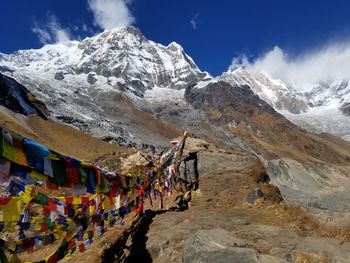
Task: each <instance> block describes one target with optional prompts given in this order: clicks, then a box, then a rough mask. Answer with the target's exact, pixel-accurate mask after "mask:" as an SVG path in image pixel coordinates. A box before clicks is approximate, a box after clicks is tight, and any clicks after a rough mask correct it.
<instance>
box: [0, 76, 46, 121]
mask: <svg viewBox="0 0 350 263" xmlns="http://www.w3.org/2000/svg"><path fill="white" fill-rule="evenodd" d="M0 105H2V106H5V107H6V108H8V109H10V110H11V111H13V112H16V113H20V114H23V115H30V114H34V115H38V116H40V117H42V118H45V119H46V118H47V116H48V110H47V108H46V106H45V104H44V103H43V102H41V101H40V100H38V99H36V98H35V97H34V96H33V94H31V93H30V92H29V91H28V90H27V89H26V88H25V87H24V86H22V85H21V84H19V83H18V82H16V81H15V80H14V79H12V78H9V77H7V76H4V75H2V74H0Z"/></svg>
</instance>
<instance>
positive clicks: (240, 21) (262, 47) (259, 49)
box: [0, 0, 350, 75]
mask: <svg viewBox="0 0 350 263" xmlns="http://www.w3.org/2000/svg"><path fill="white" fill-rule="evenodd" d="M89 1H90V2H89ZM96 1H97V2H96ZM94 2H95V3H94ZM109 2H114V4H113V3H112V6H113V8H116V9H118V10H113V8H109V5H108V4H110V3H109ZM103 3H104V4H103ZM101 5H102V6H101ZM105 9H109V10H105ZM119 9H120V10H119ZM349 10H350V2H349V1H345V0H344V1H340V0H338V1H322V0H319V1H316V0H315V1H313V0H309V1H301V0H300V1H298V0H294V1H288V0H285V1H281V0H264V1H263V0H246V1H242V0H240V1H235V0H231V1H229V0H216V1H203V0H201V1H199V0H177V1H170V0H132V1H131V0H124V1H123V0H59V1H58V0H55V1H54V0H32V1H30V0H4V1H2V3H1V9H0V36H1V41H0V52H3V53H11V52H13V51H16V50H18V49H29V48H39V47H41V46H42V45H43V44H42V43H43V42H45V43H49V42H55V41H60V40H62V39H65V38H66V37H68V38H69V39H79V38H84V37H87V36H90V35H93V34H95V33H97V32H101V31H103V29H104V28H106V27H110V26H113V25H120V24H132V25H135V26H136V27H139V28H140V29H141V31H142V32H143V33H144V35H145V36H146V37H147V38H148V39H151V40H153V41H155V42H159V43H162V44H165V45H167V44H169V43H170V42H171V41H176V42H178V43H179V44H181V45H182V46H183V47H184V49H185V51H186V52H187V53H188V54H189V55H190V56H191V57H192V58H193V59H194V60H195V62H196V63H197V65H198V66H199V67H200V68H201V69H202V70H206V71H208V72H209V73H211V74H213V75H218V74H221V73H222V72H223V71H225V70H227V68H228V67H229V66H230V65H231V63H232V59H233V58H234V57H238V56H239V55H241V54H243V53H244V54H245V55H246V57H247V58H248V60H250V61H254V60H256V59H259V58H263V57H264V56H266V54H268V52H272V51H273V50H274V47H275V46H278V47H279V49H280V50H281V51H282V54H284V55H285V54H288V57H289V59H292V58H293V59H294V58H300V57H302V56H305V54H309V53H312V52H319V53H320V50H322V48H324V47H325V46H332V45H334V43H344V42H348V40H349V34H350V15H349ZM108 11H110V12H112V13H109V14H108ZM111 15H112V16H111ZM97 16H99V17H98V18H96V17H97ZM103 16H105V17H103ZM40 30H41V31H40ZM50 30H56V31H55V32H56V33H52V32H51V33H50V32H49V31H50ZM60 30H61V31H60ZM57 32H58V34H57ZM50 34H51V35H50ZM55 34H56V35H55ZM40 40H41V41H40ZM282 56H283V55H282Z"/></svg>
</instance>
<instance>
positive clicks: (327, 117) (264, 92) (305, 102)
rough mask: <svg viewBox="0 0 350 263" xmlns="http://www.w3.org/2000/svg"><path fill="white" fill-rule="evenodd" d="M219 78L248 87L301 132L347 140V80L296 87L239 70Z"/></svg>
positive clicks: (263, 74) (231, 71)
mask: <svg viewBox="0 0 350 263" xmlns="http://www.w3.org/2000/svg"><path fill="white" fill-rule="evenodd" d="M219 79H220V80H223V81H226V82H228V83H230V84H232V85H249V86H250V87H251V89H252V90H253V91H254V92H255V93H256V94H257V95H258V96H259V97H260V98H261V99H262V100H264V101H266V102H267V103H268V104H269V105H271V106H272V107H273V108H274V109H276V110H277V111H278V112H279V113H281V114H282V115H284V116H285V117H286V118H288V119H289V120H290V121H292V122H294V123H295V124H297V125H299V126H301V127H302V128H304V129H307V130H309V131H312V132H317V133H320V132H328V133H331V134H334V135H336V136H339V137H342V138H343V139H346V140H348V139H349V138H350V133H349V128H350V121H349V114H348V110H349V101H350V86H349V81H348V80H339V81H328V82H325V81H320V82H318V83H308V84H305V86H301V87H300V86H298V85H295V84H294V85H293V84H286V83H283V82H282V81H281V80H275V79H273V78H271V77H269V76H268V75H267V74H266V73H263V72H248V71H246V70H244V69H242V68H238V69H236V70H229V71H228V72H225V73H223V74H222V75H221V76H220V78H219Z"/></svg>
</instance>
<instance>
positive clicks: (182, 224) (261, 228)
mask: <svg viewBox="0 0 350 263" xmlns="http://www.w3.org/2000/svg"><path fill="white" fill-rule="evenodd" d="M199 162H200V163H199V165H200V166H199V168H200V174H201V179H200V191H197V192H194V193H193V194H192V201H191V202H190V207H189V209H187V210H186V211H182V212H180V211H171V210H164V211H153V212H152V211H147V212H146V215H145V217H144V218H143V219H142V220H141V221H139V225H138V226H137V225H136V226H135V228H132V229H131V230H129V232H128V233H124V236H123V237H122V238H120V239H119V240H118V242H117V243H116V244H115V245H114V246H112V247H111V248H110V249H107V250H106V251H105V253H104V257H103V262H111V260H112V259H113V260H114V262H174V263H175V262H185V263H190V262H266V263H268V262H269V263H273V262H344V263H345V262H350V243H348V242H344V241H341V240H339V239H334V238H327V237H321V236H320V235H317V233H314V232H312V231H307V230H305V231H302V230H301V229H300V228H298V227H296V226H294V225H293V222H291V221H289V220H286V218H284V217H281V216H280V215H279V214H278V213H277V211H278V210H277V209H274V207H275V206H278V205H272V204H266V203H260V204H259V202H258V201H257V202H256V203H255V205H249V204H247V203H246V201H245V200H246V196H247V194H248V193H249V192H250V191H252V190H253V189H254V188H255V187H257V185H256V184H255V183H254V182H253V180H252V178H253V177H254V173H259V169H260V168H259V164H258V162H257V161H256V160H255V159H254V158H252V157H251V156H249V155H245V154H241V153H231V154H228V153H220V152H211V153H210V152H207V153H202V154H201V155H200V157H199Z"/></svg>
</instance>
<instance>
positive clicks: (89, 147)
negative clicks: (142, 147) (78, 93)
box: [0, 107, 129, 161]
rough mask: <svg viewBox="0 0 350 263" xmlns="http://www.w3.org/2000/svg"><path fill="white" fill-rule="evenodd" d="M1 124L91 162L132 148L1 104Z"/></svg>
mask: <svg viewBox="0 0 350 263" xmlns="http://www.w3.org/2000/svg"><path fill="white" fill-rule="evenodd" d="M0 124H1V125H2V126H4V127H6V128H8V129H11V130H13V131H15V132H17V133H19V134H21V135H23V136H26V137H27V138H29V139H32V140H35V141H37V142H39V143H41V144H44V145H45V146H47V147H48V148H50V149H52V150H54V151H57V152H60V153H62V154H65V155H70V156H72V157H75V158H78V159H81V160H86V161H91V160H94V159H96V158H97V157H99V156H102V155H105V154H111V153H113V152H114V153H115V155H117V156H123V155H125V154H129V151H128V149H126V148H124V147H118V146H116V145H114V144H110V143H107V142H103V141H101V140H99V139H96V138H93V137H91V136H89V135H86V134H83V133H81V132H80V131H79V130H77V129H75V128H73V127H71V126H68V125H63V124H59V123H56V122H53V121H50V120H44V119H42V118H40V117H37V116H28V117H26V116H23V115H20V114H15V113H13V112H11V111H9V110H7V109H6V108H4V107H0Z"/></svg>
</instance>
